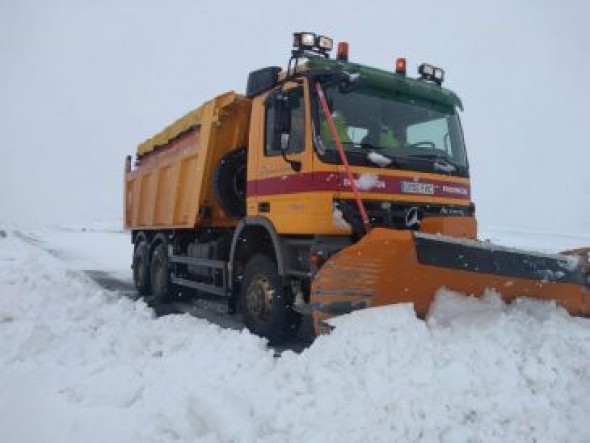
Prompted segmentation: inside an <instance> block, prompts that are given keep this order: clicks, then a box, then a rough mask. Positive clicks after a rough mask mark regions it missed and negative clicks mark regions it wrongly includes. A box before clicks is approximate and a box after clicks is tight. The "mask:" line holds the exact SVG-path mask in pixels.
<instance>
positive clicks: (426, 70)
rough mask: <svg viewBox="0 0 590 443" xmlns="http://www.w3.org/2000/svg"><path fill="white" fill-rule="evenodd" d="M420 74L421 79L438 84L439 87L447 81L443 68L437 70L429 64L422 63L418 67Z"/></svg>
mask: <svg viewBox="0 0 590 443" xmlns="http://www.w3.org/2000/svg"><path fill="white" fill-rule="evenodd" d="M418 74H420V78H422V79H424V80H430V81H433V82H434V83H436V84H437V85H439V86H440V85H441V84H442V82H443V81H444V79H445V71H444V70H442V69H441V68H437V67H435V66H432V65H429V64H427V63H422V64H421V65H420V67H418Z"/></svg>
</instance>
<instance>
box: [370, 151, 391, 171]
mask: <svg viewBox="0 0 590 443" xmlns="http://www.w3.org/2000/svg"><path fill="white" fill-rule="evenodd" d="M367 158H368V159H369V160H370V161H372V162H373V163H375V164H376V165H377V166H380V167H382V168H384V167H385V166H388V165H390V164H391V161H392V160H391V159H390V158H387V157H385V156H384V155H381V154H379V153H378V152H375V151H371V152H369V154H368V155H367Z"/></svg>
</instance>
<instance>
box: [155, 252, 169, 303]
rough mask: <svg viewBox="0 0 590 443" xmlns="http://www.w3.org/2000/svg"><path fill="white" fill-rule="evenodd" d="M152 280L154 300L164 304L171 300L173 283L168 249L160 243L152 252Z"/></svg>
mask: <svg viewBox="0 0 590 443" xmlns="http://www.w3.org/2000/svg"><path fill="white" fill-rule="evenodd" d="M150 280H151V285H152V302H153V303H154V304H162V303H165V302H167V301H169V300H170V296H171V293H172V288H171V286H172V284H171V282H170V269H169V267H168V249H167V247H166V245H165V244H164V243H160V244H159V245H158V246H156V248H155V249H154V252H153V254H152V262H151V272H150Z"/></svg>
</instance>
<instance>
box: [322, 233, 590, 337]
mask: <svg viewBox="0 0 590 443" xmlns="http://www.w3.org/2000/svg"><path fill="white" fill-rule="evenodd" d="M587 272H588V268H587V266H586V265H585V264H584V263H582V261H581V260H579V257H576V256H571V255H569V256H568V255H551V254H540V253H534V252H529V251H522V250H518V249H513V248H506V247H502V246H497V245H492V244H489V243H485V242H479V241H475V240H466V239H460V238H454V237H446V236H442V235H433V234H426V233H422V232H412V231H399V230H388V229H373V230H372V231H371V232H370V233H369V234H367V235H366V236H365V237H364V238H363V239H362V240H360V241H359V242H358V243H356V244H354V245H352V246H350V247H348V248H346V249H343V250H342V251H340V252H338V253H337V254H335V255H334V256H333V257H331V258H330V259H329V260H328V261H327V262H326V263H325V264H324V266H323V267H322V268H321V269H320V270H319V272H318V273H317V275H316V278H315V279H314V282H313V284H312V292H311V304H312V308H313V317H314V324H315V329H316V333H321V332H325V331H326V330H327V329H329V326H328V325H327V324H326V323H325V322H324V320H326V319H328V318H330V317H334V316H336V315H341V314H345V313H349V312H352V311H354V310H358V309H362V308H366V307H370V306H383V305H387V304H392V303H413V304H414V308H415V310H416V313H417V314H418V315H419V316H424V315H425V314H426V313H427V312H428V308H429V307H430V304H431V302H432V300H433V298H434V295H435V293H436V291H437V290H438V289H439V288H441V287H444V288H446V289H450V290H453V291H457V292H462V293H465V294H470V295H471V294H474V295H481V294H482V293H483V292H484V291H485V290H486V289H494V290H496V291H497V292H498V293H499V294H500V295H501V297H502V299H503V300H504V301H506V302H510V301H512V300H513V299H515V298H517V297H520V296H526V297H532V298H537V299H542V300H555V301H556V302H557V304H558V305H560V306H562V307H563V308H565V309H566V310H567V311H568V312H569V313H570V314H573V315H584V316H588V315H590V288H589V281H588V274H587Z"/></svg>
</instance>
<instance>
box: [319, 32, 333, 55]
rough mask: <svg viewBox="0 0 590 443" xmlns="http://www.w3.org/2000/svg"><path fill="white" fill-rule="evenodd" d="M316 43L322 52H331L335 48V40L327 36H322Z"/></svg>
mask: <svg viewBox="0 0 590 443" xmlns="http://www.w3.org/2000/svg"><path fill="white" fill-rule="evenodd" d="M316 41H317V47H318V49H319V50H320V51H322V52H330V51H331V50H332V48H333V47H334V40H332V39H331V38H330V37H326V36H325V35H320V36H319V37H318V38H317V40H316Z"/></svg>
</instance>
